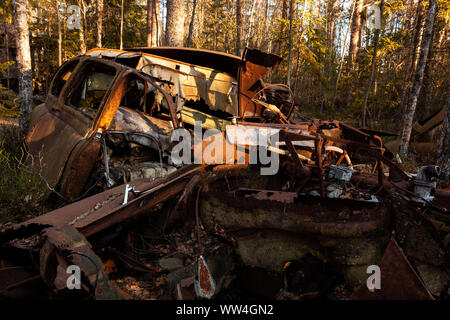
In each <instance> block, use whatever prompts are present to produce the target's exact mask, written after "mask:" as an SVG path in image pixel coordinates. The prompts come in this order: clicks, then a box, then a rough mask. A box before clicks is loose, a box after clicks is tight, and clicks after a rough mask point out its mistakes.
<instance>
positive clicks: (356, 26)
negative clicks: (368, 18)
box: [348, 0, 364, 68]
mask: <svg viewBox="0 0 450 320" xmlns="http://www.w3.org/2000/svg"><path fill="white" fill-rule="evenodd" d="M363 6H364V0H355V10H354V11H353V14H352V23H351V25H350V30H351V31H350V45H349V49H348V53H349V55H350V58H351V61H352V68H353V67H354V66H355V62H356V56H357V54H358V49H359V44H360V40H361V13H362V11H363Z"/></svg>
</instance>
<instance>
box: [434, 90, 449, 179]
mask: <svg viewBox="0 0 450 320" xmlns="http://www.w3.org/2000/svg"><path fill="white" fill-rule="evenodd" d="M437 165H438V166H439V167H441V170H442V172H443V173H444V175H445V177H446V180H447V182H448V183H450V181H449V177H450V86H449V87H448V93H447V108H446V110H445V115H444V120H443V121H442V134H441V140H440V141H439V148H438V154H437Z"/></svg>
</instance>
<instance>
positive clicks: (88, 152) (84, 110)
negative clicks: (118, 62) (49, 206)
mask: <svg viewBox="0 0 450 320" xmlns="http://www.w3.org/2000/svg"><path fill="white" fill-rule="evenodd" d="M117 73H118V72H117V69H115V68H114V67H113V66H111V65H108V64H107V63H104V62H102V61H101V60H100V59H92V58H79V59H75V60H72V61H70V62H68V63H66V64H64V65H63V66H61V68H60V69H59V71H58V72H57V74H56V76H55V78H54V80H53V81H52V84H51V87H50V90H49V94H48V97H47V100H46V103H45V108H46V110H45V111H44V112H43V113H42V116H41V117H40V118H39V120H37V121H36V123H35V125H34V126H33V127H32V128H31V130H30V132H29V135H28V137H27V142H28V146H29V151H30V153H31V154H32V156H33V158H34V163H37V164H38V165H39V166H40V171H41V175H42V176H43V177H44V178H45V179H46V182H47V183H48V185H49V186H50V187H51V188H57V187H58V183H59V182H60V179H61V177H62V176H63V177H64V179H63V180H64V181H62V182H61V193H62V194H63V195H65V196H66V197H67V198H69V199H73V198H74V197H75V196H77V194H79V192H80V191H81V190H82V187H83V186H77V187H75V188H74V189H70V187H71V186H72V184H68V182H69V181H70V178H71V177H74V176H76V174H77V171H79V170H80V168H83V170H84V172H83V173H84V175H86V172H87V171H89V167H91V166H93V163H92V162H95V158H96V157H97V155H98V152H99V150H100V146H101V143H100V142H98V141H96V142H95V141H94V139H93V127H94V124H95V119H96V115H97V113H98V112H99V110H101V109H102V106H103V104H104V103H105V101H106V100H107V98H108V95H109V91H110V88H111V86H112V84H113V82H114V79H115V77H116V76H117ZM91 163H92V164H91ZM63 173H64V174H63ZM79 173H81V172H79ZM84 175H83V174H82V176H84ZM82 180H83V179H79V180H78V181H79V182H80V183H82Z"/></svg>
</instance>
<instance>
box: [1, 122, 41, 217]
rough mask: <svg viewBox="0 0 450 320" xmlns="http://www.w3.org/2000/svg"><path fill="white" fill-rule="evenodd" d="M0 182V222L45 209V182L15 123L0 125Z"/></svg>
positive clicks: (34, 214) (38, 212) (32, 214)
mask: <svg viewBox="0 0 450 320" xmlns="http://www.w3.org/2000/svg"><path fill="white" fill-rule="evenodd" d="M0 185H1V186H2V187H1V188H0V222H6V221H22V220H25V219H28V218H30V217H31V216H36V215H39V214H42V213H44V212H46V211H47V210H48V206H47V205H46V202H45V201H46V198H47V195H48V193H47V190H46V187H45V184H44V182H43V180H42V179H41V178H40V176H39V169H38V168H37V167H33V166H31V159H30V157H29V156H28V155H27V153H26V151H25V148H24V146H23V142H22V140H21V135H20V131H19V129H18V128H17V127H15V126H1V127H0Z"/></svg>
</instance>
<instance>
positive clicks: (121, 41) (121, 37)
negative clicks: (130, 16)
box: [120, 0, 123, 50]
mask: <svg viewBox="0 0 450 320" xmlns="http://www.w3.org/2000/svg"><path fill="white" fill-rule="evenodd" d="M122 49H123V0H122V3H121V5H120V50H122Z"/></svg>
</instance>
